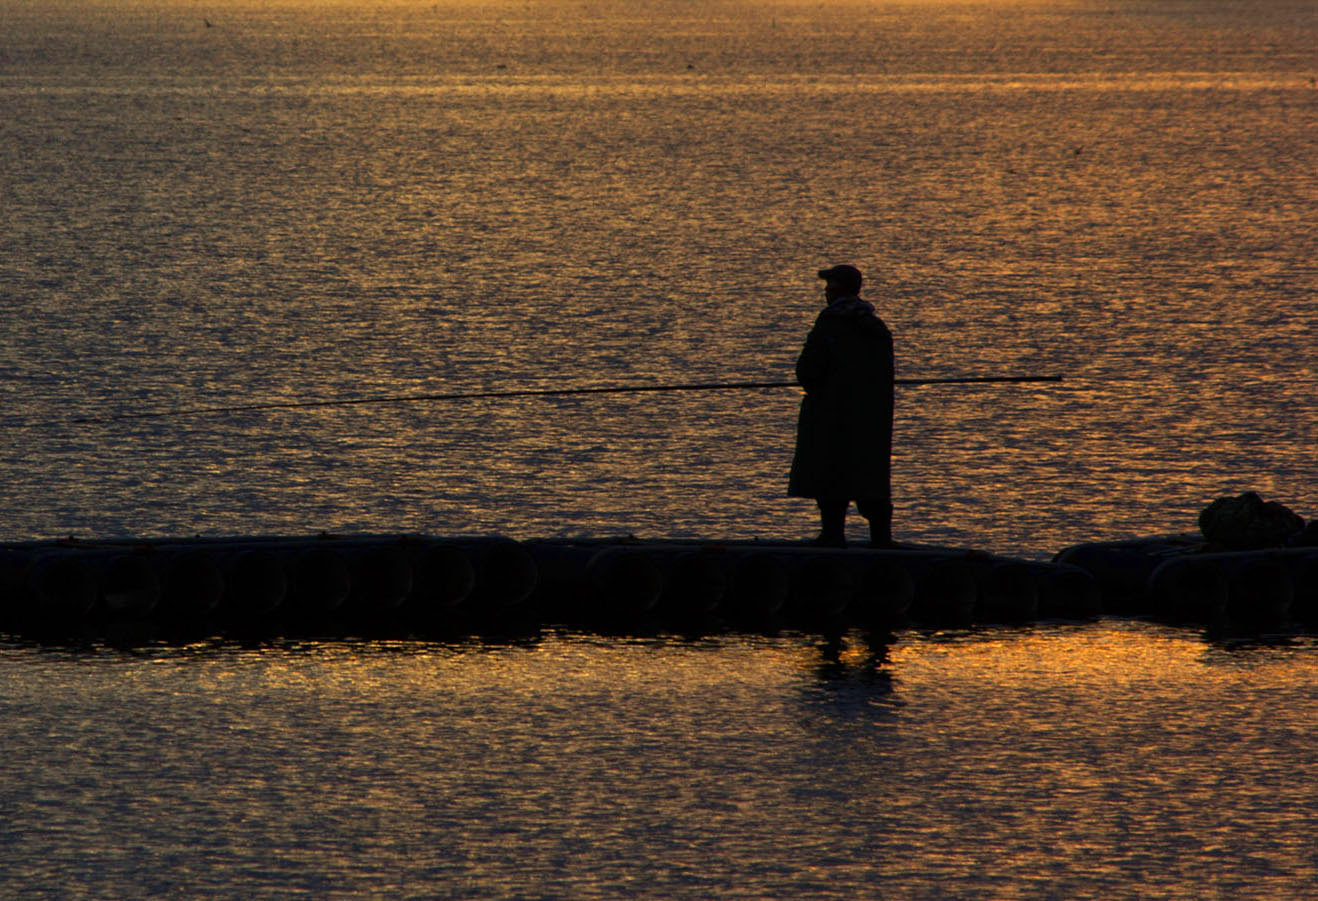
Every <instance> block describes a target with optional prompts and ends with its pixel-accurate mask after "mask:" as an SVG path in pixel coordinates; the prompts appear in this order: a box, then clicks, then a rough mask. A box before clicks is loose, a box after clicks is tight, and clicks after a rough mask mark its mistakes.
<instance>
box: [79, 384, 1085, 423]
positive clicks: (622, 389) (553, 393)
mask: <svg viewBox="0 0 1318 901" xmlns="http://www.w3.org/2000/svg"><path fill="white" fill-rule="evenodd" d="M1060 381H1062V377H1061V376H1060V375H972V376H949V377H946V378H925V379H895V380H894V384H897V385H977V384H992V383H1021V382H1060ZM799 387H800V384H799V383H797V382H692V383H688V384H679V385H601V386H595V387H583V388H521V389H514V390H510V391H457V392H448V393H443V394H397V395H385V396H377V397H351V398H339V399H336V400H289V401H269V402H264V403H257V404H237V405H234V406H225V407H192V408H188V409H181V410H141V411H137V412H134V413H115V414H112V415H110V416H79V417H77V418H75V419H70V420H68V422H70V423H76V424H80V425H86V424H100V423H107V422H119V421H122V420H126V419H173V418H180V417H184V416H220V415H224V414H227V413H247V412H252V411H258V410H298V409H307V408H309V407H347V406H359V405H368V404H413V403H422V402H425V401H445V400H489V399H494V398H510V397H566V396H570V395H578V394H639V393H642V392H658V391H746V390H754V389H772V388H799Z"/></svg>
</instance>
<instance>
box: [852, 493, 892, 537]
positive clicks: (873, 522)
mask: <svg viewBox="0 0 1318 901" xmlns="http://www.w3.org/2000/svg"><path fill="white" fill-rule="evenodd" d="M856 509H857V510H859V511H860V515H861V516H863V517H865V518H866V519H868V520H869V521H870V547H892V502H891V501H889V500H888V499H887V498H874V497H869V498H861V499H860V500H858V501H856Z"/></svg>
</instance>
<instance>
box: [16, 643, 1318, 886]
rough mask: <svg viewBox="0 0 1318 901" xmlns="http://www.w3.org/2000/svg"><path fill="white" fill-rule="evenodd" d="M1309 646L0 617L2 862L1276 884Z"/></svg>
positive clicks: (1313, 867) (1298, 817)
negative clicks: (9, 639) (123, 623)
mask: <svg viewBox="0 0 1318 901" xmlns="http://www.w3.org/2000/svg"><path fill="white" fill-rule="evenodd" d="M1315 650H1316V646H1315V644H1314V642H1313V640H1311V639H1305V640H1301V641H1299V642H1297V643H1295V644H1292V645H1290V646H1287V647H1278V648H1269V647H1250V648H1241V649H1235V650H1231V649H1226V648H1223V647H1220V646H1214V645H1210V644H1206V643H1205V642H1203V641H1202V640H1201V639H1200V638H1199V637H1198V636H1197V635H1195V634H1193V633H1191V632H1187V631H1180V630H1173V629H1167V628H1163V627H1156V626H1151V625H1148V624H1143V623H1118V622H1111V621H1103V622H1099V623H1094V624H1088V625H1083V626H1071V627H1040V628H1033V629H1020V630H989V631H977V632H962V633H933V634H920V633H911V632H907V633H902V634H900V635H898V636H896V637H894V638H893V639H892V641H891V643H890V644H886V643H884V642H882V641H879V642H871V643H869V644H867V643H866V641H865V640H864V638H863V637H862V636H860V635H850V636H847V637H846V638H845V639H844V640H842V641H841V642H838V643H833V644H825V645H824V646H823V647H821V646H820V645H819V643H818V639H817V638H812V637H809V636H805V635H784V636H779V637H773V638H769V637H753V638H752V637H739V636H727V637H720V638H718V639H714V640H678V639H646V640H625V639H604V638H598V637H587V636H582V635H566V634H552V633H551V634H544V635H539V636H533V637H531V638H528V639H526V640H525V641H523V642H521V643H512V644H504V645H491V644H480V643H470V644H424V643H408V642H399V643H373V644H372V643H361V644H336V643H317V644H307V645H285V646H264V647H253V648H244V647H240V646H237V645H229V644H225V645H197V646H190V647H183V648H155V649H151V650H148V651H134V652H127V651H116V650H110V649H105V648H103V647H102V648H97V649H93V650H53V649H50V648H34V647H24V646H14V645H10V646H8V647H5V648H3V649H0V661H2V665H3V667H4V671H5V673H6V680H5V683H4V688H3V689H2V690H0V712H2V714H3V717H4V722H5V724H6V754H5V755H3V758H2V759H0V786H3V788H2V789H0V791H2V792H3V797H0V803H3V807H4V810H5V811H6V818H7V821H8V822H7V827H6V836H7V840H6V841H5V842H4V843H3V844H0V870H3V871H4V872H6V873H7V874H8V879H10V880H16V882H15V883H14V884H22V885H24V886H26V887H27V888H28V889H30V890H31V891H34V892H37V893H40V892H43V891H44V892H46V893H49V894H60V893H65V892H69V891H73V890H76V891H77V892H78V893H79V894H81V895H83V896H86V897H107V898H108V897H128V896H141V895H143V894H148V893H156V894H165V893H175V894H194V895H195V894H207V895H215V896H229V897H237V896H240V895H241V896H244V897H250V896H253V895H256V896H270V895H275V894H289V893H296V892H309V893H313V894H334V893H343V894H356V895H393V896H401V895H406V894H412V895H439V896H462V897H513V896H523V897H524V896H535V897H541V896H543V897H574V898H591V897H621V896H637V895H641V896H652V897H708V896H710V895H713V894H719V895H724V896H731V897H789V896H797V895H808V896H812V897H838V898H842V897H847V898H854V897H863V896H872V895H873V894H874V893H876V892H877V891H882V892H884V894H885V895H886V894H889V893H892V894H894V895H898V896H903V897H996V898H1014V897H1067V898H1081V897H1105V898H1110V897H1136V896H1141V897H1150V896H1157V897H1183V898H1200V897H1205V896H1211V895H1221V896H1233V897H1244V896H1248V897H1276V898H1293V897H1298V896H1299V895H1301V894H1303V892H1304V891H1305V890H1307V887H1311V886H1312V885H1313V884H1315V880H1318V860H1315V858H1314V855H1313V851H1312V849H1313V847H1314V838H1315V835H1314V828H1313V825H1312V823H1313V815H1314V812H1315V811H1318V778H1316V777H1318V749H1316V748H1315V746H1314V743H1313V742H1312V740H1311V728H1312V723H1313V722H1315V721H1316V719H1318V692H1315V691H1314V689H1313V687H1312V686H1313V685H1314V684H1315V678H1314V677H1315V675H1318V655H1316V654H1315Z"/></svg>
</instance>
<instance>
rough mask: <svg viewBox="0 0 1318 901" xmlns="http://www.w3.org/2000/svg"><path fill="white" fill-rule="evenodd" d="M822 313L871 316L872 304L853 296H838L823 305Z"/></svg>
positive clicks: (872, 313) (872, 312)
mask: <svg viewBox="0 0 1318 901" xmlns="http://www.w3.org/2000/svg"><path fill="white" fill-rule="evenodd" d="M824 313H825V314H827V315H829V316H873V315H874V305H873V304H872V303H870V302H869V301H866V300H861V299H860V298H859V297H855V296H851V297H839V298H838V299H837V300H835V301H833V302H832V303H830V304H829V305H828V306H826V307H824Z"/></svg>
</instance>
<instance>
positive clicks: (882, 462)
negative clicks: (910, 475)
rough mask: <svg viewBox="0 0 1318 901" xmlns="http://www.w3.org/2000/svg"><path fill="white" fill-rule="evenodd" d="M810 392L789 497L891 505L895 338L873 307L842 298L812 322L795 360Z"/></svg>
mask: <svg viewBox="0 0 1318 901" xmlns="http://www.w3.org/2000/svg"><path fill="white" fill-rule="evenodd" d="M796 380H797V381H798V382H800V383H801V387H802V388H804V389H805V397H804V398H802V399H801V415H800V419H799V420H798V423H797V429H796V454H795V456H794V457H793V459H792V471H791V476H790V478H789V480H788V486H787V493H788V494H789V495H792V496H793V497H813V498H819V497H830V498H846V499H848V500H856V499H859V498H872V499H874V500H878V501H885V502H886V501H889V500H890V499H891V474H890V473H891V469H892V462H891V460H892V408H893V353H892V333H891V332H889V331H888V327H887V326H886V325H885V324H884V322H883V320H882V319H880V318H879V317H878V316H876V315H874V308H873V307H872V306H870V305H869V304H868V303H866V302H864V301H861V300H859V299H857V298H854V297H845V298H840V299H839V300H836V301H834V302H833V303H832V304H830V305H829V306H828V308H827V309H825V310H824V311H823V312H822V313H820V314H819V317H818V318H817V319H816V320H815V325H814V328H812V329H811V330H810V334H809V336H808V337H807V338H806V341H805V347H804V348H802V350H801V356H800V358H799V359H798V360H797V361H796Z"/></svg>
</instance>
